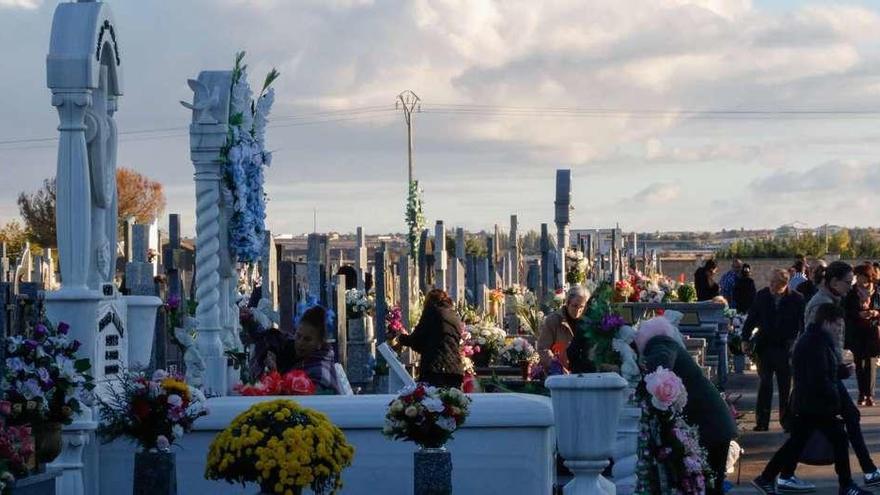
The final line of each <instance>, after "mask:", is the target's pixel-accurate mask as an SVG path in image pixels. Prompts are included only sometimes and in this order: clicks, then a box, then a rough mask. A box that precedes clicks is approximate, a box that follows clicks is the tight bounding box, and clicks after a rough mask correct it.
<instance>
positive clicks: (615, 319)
mask: <svg viewBox="0 0 880 495" xmlns="http://www.w3.org/2000/svg"><path fill="white" fill-rule="evenodd" d="M625 324H626V320H624V319H623V317H622V316H620V315H616V314H607V315H605V316H603V317H602V323H601V325H600V327H601V329H602V331H603V332H605V333H611V332H614V331H616V330H617V329H618V328H620V327H622V326H623V325H625Z"/></svg>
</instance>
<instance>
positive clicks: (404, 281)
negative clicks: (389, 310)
mask: <svg viewBox="0 0 880 495" xmlns="http://www.w3.org/2000/svg"><path fill="white" fill-rule="evenodd" d="M397 267H398V268H397V272H398V274H399V277H400V315H401V318H402V319H403V326H404V328H406V329H411V328H412V326H411V322H410V321H409V315H410V312H411V311H412V304H413V281H412V261H411V260H410V258H409V255H408V254H405V253H403V254H401V255H400V259H398V260H397Z"/></svg>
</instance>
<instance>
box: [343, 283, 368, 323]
mask: <svg viewBox="0 0 880 495" xmlns="http://www.w3.org/2000/svg"><path fill="white" fill-rule="evenodd" d="M373 308H375V302H374V301H373V299H372V298H371V297H370V296H369V295H368V294H367V293H366V292H364V291H362V290H360V289H348V290H347V291H345V314H346V315H348V319H350V320H354V319H357V318H363V317H364V316H367V315H370V314H372V312H373Z"/></svg>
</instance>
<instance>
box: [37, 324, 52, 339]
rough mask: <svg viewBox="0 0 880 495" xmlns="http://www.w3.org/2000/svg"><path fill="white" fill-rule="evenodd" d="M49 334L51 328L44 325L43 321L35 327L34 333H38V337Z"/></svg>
mask: <svg viewBox="0 0 880 495" xmlns="http://www.w3.org/2000/svg"><path fill="white" fill-rule="evenodd" d="M48 334H49V329H48V328H46V325H43V324H42V323H37V326H35V327H34V335H36V336H37V337H38V338H43V337H45V336H46V335H48Z"/></svg>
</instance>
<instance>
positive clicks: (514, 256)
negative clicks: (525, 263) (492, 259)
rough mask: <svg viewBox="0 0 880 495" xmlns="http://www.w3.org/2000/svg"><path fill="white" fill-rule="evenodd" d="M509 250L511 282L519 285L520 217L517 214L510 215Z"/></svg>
mask: <svg viewBox="0 0 880 495" xmlns="http://www.w3.org/2000/svg"><path fill="white" fill-rule="evenodd" d="M508 250H509V253H510V284H511V285H519V284H520V277H519V265H520V250H519V219H518V218H517V216H516V215H510V239H509V242H508Z"/></svg>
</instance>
